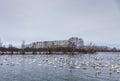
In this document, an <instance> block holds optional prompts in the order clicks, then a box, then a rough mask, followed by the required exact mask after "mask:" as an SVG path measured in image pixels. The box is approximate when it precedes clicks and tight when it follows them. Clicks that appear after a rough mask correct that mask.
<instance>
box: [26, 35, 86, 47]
mask: <svg viewBox="0 0 120 81" xmlns="http://www.w3.org/2000/svg"><path fill="white" fill-rule="evenodd" d="M83 46H84V41H83V40H82V38H78V37H71V38H69V39H68V40H56V41H40V42H33V43H31V44H28V45H26V47H27V48H59V47H75V48H81V47H83Z"/></svg>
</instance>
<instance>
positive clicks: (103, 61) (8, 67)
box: [0, 52, 120, 81]
mask: <svg viewBox="0 0 120 81" xmlns="http://www.w3.org/2000/svg"><path fill="white" fill-rule="evenodd" d="M0 81H120V53H119V52H110V53H109V52H105V53H103V52H102V53H101V52H99V53H96V54H76V55H67V54H64V55H0Z"/></svg>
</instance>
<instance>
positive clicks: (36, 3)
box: [0, 0, 120, 47]
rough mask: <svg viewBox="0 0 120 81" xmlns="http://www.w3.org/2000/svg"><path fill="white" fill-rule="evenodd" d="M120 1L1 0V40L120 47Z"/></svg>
mask: <svg viewBox="0 0 120 81" xmlns="http://www.w3.org/2000/svg"><path fill="white" fill-rule="evenodd" d="M119 34H120V0H0V38H1V40H2V42H3V43H4V44H5V45H7V44H9V43H11V44H13V45H15V46H19V45H21V42H22V40H25V41H26V43H30V42H33V41H41V40H56V39H60V40H62V39H68V38H69V37H73V36H75V37H80V38H83V40H84V41H85V44H88V43H89V42H93V43H95V44H97V45H108V46H116V47H117V46H119V47H120V37H119Z"/></svg>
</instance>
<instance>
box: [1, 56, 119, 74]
mask: <svg viewBox="0 0 120 81" xmlns="http://www.w3.org/2000/svg"><path fill="white" fill-rule="evenodd" d="M22 63H25V64H27V65H28V66H29V65H32V66H33V67H34V66H38V67H41V68H49V67H52V68H67V69H68V70H72V69H82V70H83V71H84V70H89V69H90V68H91V69H92V70H93V71H94V72H95V74H102V73H104V71H105V70H107V72H108V74H110V75H112V74H113V73H116V74H120V59H119V57H118V58H117V57H109V58H106V57H95V56H94V57H93V55H85V56H84V55H83V56H81V55H78V56H69V55H54V56H52V55H38V56H31V55H28V56H23V57H22V56H17V55H16V56H0V68H1V67H2V66H13V67H14V66H18V65H21V64H22Z"/></svg>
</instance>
